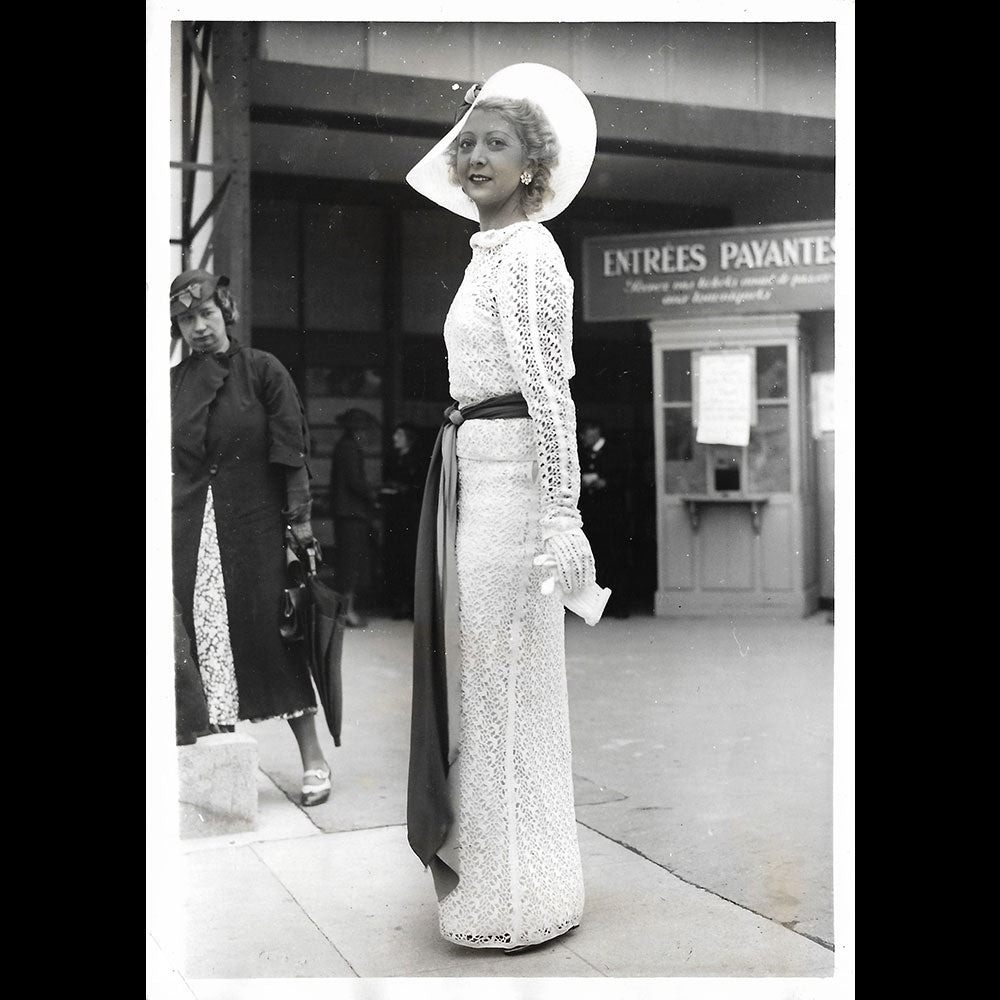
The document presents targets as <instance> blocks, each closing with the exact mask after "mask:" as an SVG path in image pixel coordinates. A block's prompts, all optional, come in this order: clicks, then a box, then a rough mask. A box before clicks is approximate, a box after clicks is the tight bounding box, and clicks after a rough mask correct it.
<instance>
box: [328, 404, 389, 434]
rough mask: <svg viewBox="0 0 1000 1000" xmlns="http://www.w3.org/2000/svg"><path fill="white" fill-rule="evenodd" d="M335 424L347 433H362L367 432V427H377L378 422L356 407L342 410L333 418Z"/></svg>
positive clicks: (371, 415)
mask: <svg viewBox="0 0 1000 1000" xmlns="http://www.w3.org/2000/svg"><path fill="white" fill-rule="evenodd" d="M335 423H336V424H337V426H338V427H344V428H346V429H347V430H349V431H364V430H368V428H369V427H377V426H378V420H377V419H376V418H375V416H374V415H373V414H371V413H369V412H368V411H367V410H361V409H358V408H357V407H352V408H351V409H349V410H344V412H343V413H341V414H339V415H338V416H337V417H336V418H335Z"/></svg>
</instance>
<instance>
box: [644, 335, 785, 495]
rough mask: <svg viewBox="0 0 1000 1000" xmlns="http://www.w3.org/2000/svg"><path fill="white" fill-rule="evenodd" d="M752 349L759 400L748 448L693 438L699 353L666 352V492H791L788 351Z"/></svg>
mask: <svg viewBox="0 0 1000 1000" xmlns="http://www.w3.org/2000/svg"><path fill="white" fill-rule="evenodd" d="M749 349H750V350H753V352H754V371H755V375H754V381H753V387H754V389H755V395H756V399H755V401H754V403H753V417H752V419H751V426H750V442H749V444H748V446H747V447H745V448H740V447H736V446H733V445H720V444H712V445H705V444H699V443H698V442H697V441H696V440H695V423H694V419H693V412H694V405H695V396H696V393H694V392H693V377H694V376H693V374H692V372H693V371H694V370H695V367H696V365H697V360H696V357H695V353H696V352H693V351H690V350H665V351H663V352H662V354H661V359H662V365H663V372H662V374H663V410H662V413H663V416H662V419H663V431H664V435H663V439H664V477H663V484H664V491H665V492H666V493H680V494H685V493H687V494H709V495H711V494H719V495H726V496H733V495H737V496H738V495H740V494H760V493H786V492H789V491H790V490H791V444H790V435H789V402H790V400H789V382H788V348H787V346H785V345H784V344H777V345H767V346H759V347H755V348H749ZM698 353H700V352H698Z"/></svg>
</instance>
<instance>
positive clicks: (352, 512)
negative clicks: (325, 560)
mask: <svg viewBox="0 0 1000 1000" xmlns="http://www.w3.org/2000/svg"><path fill="white" fill-rule="evenodd" d="M371 422H372V418H371V416H370V415H369V414H367V413H366V412H365V411H364V410H359V409H350V410H345V411H344V412H343V413H341V414H340V416H338V417H337V419H336V423H337V426H338V427H341V428H343V433H342V434H341V435H340V439H339V440H338V441H337V444H336V446H335V447H334V449H333V462H332V466H331V470H330V506H331V509H332V512H333V543H334V575H335V581H336V587H337V590H339V591H340V593H341V594H343V596H344V598H345V600H346V602H347V614H346V620H347V624H348V625H350V626H351V627H353V628H359V627H362V626H364V625H365V624H367V623H366V621H365V619H364V617H363V616H362V615H361V614H360V613H359V611H358V609H357V604H358V602H359V600H360V594H361V592H362V591H363V590H364V589H365V588H366V587H367V586H368V585H369V583H370V581H371V562H372V549H373V537H372V535H373V526H374V515H375V501H376V494H375V490H374V488H373V487H372V486H371V484H370V483H369V482H368V477H367V475H366V473H365V454H364V432H365V430H366V429H367V428H368V427H369V426H371Z"/></svg>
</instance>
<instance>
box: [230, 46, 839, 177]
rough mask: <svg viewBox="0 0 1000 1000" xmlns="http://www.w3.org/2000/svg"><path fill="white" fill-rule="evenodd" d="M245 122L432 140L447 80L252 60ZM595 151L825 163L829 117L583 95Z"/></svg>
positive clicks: (811, 166)
mask: <svg viewBox="0 0 1000 1000" xmlns="http://www.w3.org/2000/svg"><path fill="white" fill-rule="evenodd" d="M251 70H252V78H251V91H250V117H251V120H252V121H254V122H265V123H275V124H282V125H299V126H306V127H313V128H320V129H326V128H330V129H353V130H356V131H365V132H375V133H383V134H385V135H407V136H413V137H417V138H428V139H434V138H439V137H440V136H441V135H443V134H444V132H446V131H447V130H448V128H450V127H451V124H452V116H453V113H454V110H455V108H456V107H457V106H458V104H459V103H460V100H461V93H460V92H459V91H455V90H452V86H453V81H450V80H431V79H425V78H420V77H406V76H399V75H396V74H390V73H370V72H362V71H358V70H348V69H333V68H327V67H321V66H305V65H301V64H298V63H281V62H272V61H268V60H261V59H255V60H253V61H252V65H251ZM590 101H591V104H592V105H593V107H594V114H595V117H596V118H597V148H598V151H599V152H605V153H625V154H632V155H636V156H659V157H664V158H668V159H682V160H695V161H699V160H700V161H708V162H718V163H737V164H746V165H750V164H755V165H759V166H777V167H799V168H802V169H808V170H820V171H831V172H832V171H833V169H834V161H835V152H836V129H835V125H836V122H835V120H834V119H832V118H814V117H808V116H804V115H787V114H779V113H777V112H768V111H745V110H742V109H738V108H713V107H707V106H703V105H691V104H670V103H662V102H658V101H640V100H634V99H630V98H620V97H606V96H602V95H595V96H591V97H590Z"/></svg>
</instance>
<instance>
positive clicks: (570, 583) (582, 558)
mask: <svg viewBox="0 0 1000 1000" xmlns="http://www.w3.org/2000/svg"><path fill="white" fill-rule="evenodd" d="M542 549H543V551H544V552H545V554H546V555H548V556H550V557H551V558H552V559H553V560H554V561H555V565H554V567H553V568H554V570H555V572H556V577H557V579H558V581H559V585H560V586H561V587H562V589H563V591H564V593H567V594H569V593H572V592H574V591H575V592H582V591H584V590H586V589H587V588H588V587H591V586H593V585H594V584H595V583H596V580H597V571H596V569H595V566H594V553H593V552H592V551H591V548H590V542H589V541H588V540H587V536H586V535H585V534H584V533H583V529H582V528H570V529H568V530H566V531H555V532H552V534H550V535H549V536H548V537H547V538H546V539H545V540H544V541H543V542H542Z"/></svg>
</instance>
